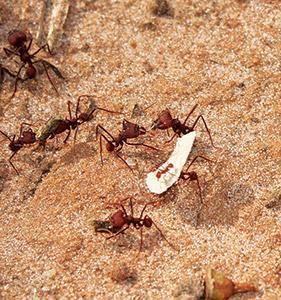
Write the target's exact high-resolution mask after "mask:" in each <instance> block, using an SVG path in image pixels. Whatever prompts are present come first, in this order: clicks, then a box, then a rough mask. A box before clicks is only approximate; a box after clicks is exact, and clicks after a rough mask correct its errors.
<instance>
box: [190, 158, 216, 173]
mask: <svg viewBox="0 0 281 300" xmlns="http://www.w3.org/2000/svg"><path fill="white" fill-rule="evenodd" d="M198 158H203V159H205V160H207V161H209V162H213V161H212V160H211V159H209V158H207V157H205V156H202V155H197V156H195V157H194V158H193V159H192V161H191V162H190V164H189V165H188V167H187V169H186V170H185V173H186V172H187V171H188V169H189V168H190V167H191V166H192V165H193V164H194V162H195V161H196V160H197V159H198Z"/></svg>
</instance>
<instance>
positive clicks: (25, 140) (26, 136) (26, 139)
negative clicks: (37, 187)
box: [0, 123, 36, 175]
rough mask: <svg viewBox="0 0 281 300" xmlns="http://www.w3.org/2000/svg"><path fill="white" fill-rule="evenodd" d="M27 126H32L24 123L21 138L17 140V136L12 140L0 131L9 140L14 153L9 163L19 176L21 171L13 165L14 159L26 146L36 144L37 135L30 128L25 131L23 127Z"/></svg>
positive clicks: (21, 127)
mask: <svg viewBox="0 0 281 300" xmlns="http://www.w3.org/2000/svg"><path fill="white" fill-rule="evenodd" d="M24 125H27V126H30V124H28V123H22V124H21V126H20V133H19V137H18V138H16V135H13V137H12V138H10V137H9V136H8V135H7V134H6V133H5V132H3V131H2V130H0V133H1V134H2V135H4V137H5V138H7V139H8V140H9V141H10V143H9V149H10V150H11V151H12V152H13V153H12V155H11V156H10V158H9V163H10V165H11V166H12V167H13V169H14V170H15V171H16V173H17V174H18V175H19V171H18V170H17V169H16V167H15V166H14V164H13V163H12V158H13V157H14V156H15V155H16V154H17V153H18V151H19V150H20V149H21V148H22V147H23V146H24V145H30V144H34V143H35V142H36V134H35V132H33V130H32V129H31V128H28V129H27V130H23V126H24Z"/></svg>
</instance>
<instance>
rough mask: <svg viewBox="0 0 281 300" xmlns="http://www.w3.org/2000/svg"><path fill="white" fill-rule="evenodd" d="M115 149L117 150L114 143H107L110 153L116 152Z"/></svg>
mask: <svg viewBox="0 0 281 300" xmlns="http://www.w3.org/2000/svg"><path fill="white" fill-rule="evenodd" d="M114 149H115V145H114V144H113V143H112V142H110V141H108V142H107V143H106V150H107V151H108V152H112V151H114Z"/></svg>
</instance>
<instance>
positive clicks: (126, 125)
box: [123, 120, 146, 139]
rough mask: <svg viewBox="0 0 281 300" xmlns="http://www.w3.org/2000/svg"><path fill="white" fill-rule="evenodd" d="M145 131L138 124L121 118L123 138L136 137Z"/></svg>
mask: <svg viewBox="0 0 281 300" xmlns="http://www.w3.org/2000/svg"><path fill="white" fill-rule="evenodd" d="M145 133H146V129H145V128H144V127H141V126H139V125H138V124H135V123H132V122H129V121H127V120H123V136H124V137H125V138H129V139H130V138H136V137H138V136H139V135H143V134H145Z"/></svg>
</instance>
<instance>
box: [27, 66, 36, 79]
mask: <svg viewBox="0 0 281 300" xmlns="http://www.w3.org/2000/svg"><path fill="white" fill-rule="evenodd" d="M36 73H37V71H36V69H35V67H34V66H33V65H28V67H27V68H26V76H27V77H28V78H30V79H32V78H34V77H35V76H36Z"/></svg>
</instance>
